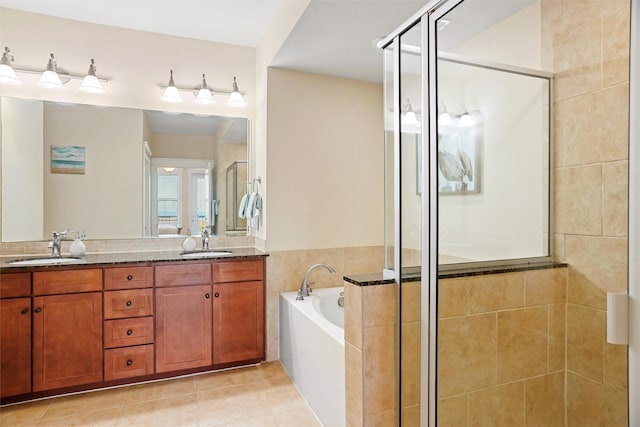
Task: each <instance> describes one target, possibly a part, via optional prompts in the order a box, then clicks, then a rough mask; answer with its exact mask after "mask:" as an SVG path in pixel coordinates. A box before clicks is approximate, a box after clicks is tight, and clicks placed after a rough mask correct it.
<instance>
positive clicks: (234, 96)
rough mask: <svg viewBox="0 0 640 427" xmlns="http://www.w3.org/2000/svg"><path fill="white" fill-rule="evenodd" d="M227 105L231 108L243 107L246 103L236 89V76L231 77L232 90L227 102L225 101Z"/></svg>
mask: <svg viewBox="0 0 640 427" xmlns="http://www.w3.org/2000/svg"><path fill="white" fill-rule="evenodd" d="M227 104H228V105H231V106H232V107H244V106H246V105H247V103H246V102H245V100H244V97H243V96H242V94H241V93H240V89H238V81H237V80H236V76H233V90H232V91H231V94H230V95H229V100H228V101H227Z"/></svg>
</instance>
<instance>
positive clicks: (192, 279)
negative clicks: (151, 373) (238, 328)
mask: <svg viewBox="0 0 640 427" xmlns="http://www.w3.org/2000/svg"><path fill="white" fill-rule="evenodd" d="M155 320H156V372H158V373H162V372H170V371H177V370H183V369H192V368H199V367H203V366H210V365H211V364H212V358H211V350H212V349H211V345H212V336H211V327H212V304H211V264H210V263H180V264H168V265H161V266H156V317H155Z"/></svg>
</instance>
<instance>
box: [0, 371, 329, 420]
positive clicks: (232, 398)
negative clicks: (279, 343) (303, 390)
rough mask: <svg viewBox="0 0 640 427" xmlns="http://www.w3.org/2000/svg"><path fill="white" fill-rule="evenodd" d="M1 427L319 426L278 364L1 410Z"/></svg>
mask: <svg viewBox="0 0 640 427" xmlns="http://www.w3.org/2000/svg"><path fill="white" fill-rule="evenodd" d="M0 426H2V427H4V426H65V427H66V426H92V427H93V426H99V427H103V426H153V427H155V426H172V427H178V426H197V427H201V426H203V427H204V426H239V427H263V426H265V427H266V426H273V427H281V426H283V427H284V426H291V427H307V426H309V427H313V426H318V427H319V426H320V423H318V421H317V420H316V418H315V416H314V415H313V413H312V412H311V409H310V408H309V406H308V405H307V403H306V402H305V401H304V399H303V398H302V396H301V395H300V393H299V392H298V390H297V389H296V388H295V386H294V385H293V383H292V382H291V380H290V379H289V377H288V376H287V374H286V373H285V371H284V369H282V366H281V365H280V363H279V362H269V363H263V364H261V365H258V366H250V367H246V368H240V369H233V370H228V371H222V372H215V373H210V374H202V375H195V376H191V377H186V378H178V379H173V380H166V381H159V382H155V383H149V384H141V385H135V386H126V387H119V388H115V389H110V390H102V391H95V392H90V393H83V394H78V395H72V396H63V397H57V398H53V399H45V400H40V401H37V402H29V403H22V404H18V405H10V406H5V407H1V408H0Z"/></svg>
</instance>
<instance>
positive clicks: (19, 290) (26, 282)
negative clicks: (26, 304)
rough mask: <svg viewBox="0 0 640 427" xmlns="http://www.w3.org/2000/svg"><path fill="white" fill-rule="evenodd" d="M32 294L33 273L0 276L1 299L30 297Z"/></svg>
mask: <svg viewBox="0 0 640 427" xmlns="http://www.w3.org/2000/svg"><path fill="white" fill-rule="evenodd" d="M30 293H31V273H6V274H2V275H0V298H14V297H28V296H29V294H30Z"/></svg>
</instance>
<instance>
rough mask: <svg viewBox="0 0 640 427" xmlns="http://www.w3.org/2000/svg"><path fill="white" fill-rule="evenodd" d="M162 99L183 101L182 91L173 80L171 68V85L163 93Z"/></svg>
mask: <svg viewBox="0 0 640 427" xmlns="http://www.w3.org/2000/svg"><path fill="white" fill-rule="evenodd" d="M160 99H162V100H163V101H166V102H182V95H180V91H179V90H178V88H177V87H176V83H175V82H174V81H173V70H171V71H170V74H169V85H168V86H167V88H166V89H165V90H164V94H162V97H161V98H160Z"/></svg>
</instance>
